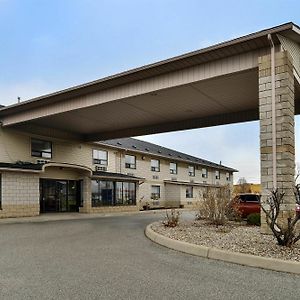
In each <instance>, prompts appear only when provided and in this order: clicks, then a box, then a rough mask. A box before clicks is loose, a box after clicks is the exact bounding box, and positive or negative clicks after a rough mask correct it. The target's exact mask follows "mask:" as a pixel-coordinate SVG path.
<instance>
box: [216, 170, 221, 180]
mask: <svg viewBox="0 0 300 300" xmlns="http://www.w3.org/2000/svg"><path fill="white" fill-rule="evenodd" d="M216 179H220V171H219V170H217V171H216Z"/></svg>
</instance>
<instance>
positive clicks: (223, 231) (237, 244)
mask: <svg viewBox="0 0 300 300" xmlns="http://www.w3.org/2000/svg"><path fill="white" fill-rule="evenodd" d="M151 228H152V229H153V230H154V231H155V232H157V233H159V234H162V235H164V236H166V237H169V238H171V239H174V240H180V241H185V242H188V243H192V244H196V245H202V246H207V247H215V248H219V249H224V250H230V251H235V252H241V253H247V254H253V255H259V256H263V257H270V258H278V259H284V260H292V261H298V262H300V243H299V242H298V243H297V244H296V245H294V247H293V248H288V247H282V246H278V245H277V244H276V240H275V239H274V238H273V236H272V235H263V234H261V233H260V228H259V227H258V226H247V225H241V224H239V223H229V224H227V225H224V226H218V227H216V226H213V225H210V224H207V222H205V221H203V220H202V221H193V222H181V223H180V224H179V226H177V227H175V228H170V227H165V226H164V225H163V224H162V222H156V223H153V224H152V227H151Z"/></svg>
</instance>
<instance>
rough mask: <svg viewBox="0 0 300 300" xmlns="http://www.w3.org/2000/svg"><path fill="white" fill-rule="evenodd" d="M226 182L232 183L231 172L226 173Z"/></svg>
mask: <svg viewBox="0 0 300 300" xmlns="http://www.w3.org/2000/svg"><path fill="white" fill-rule="evenodd" d="M226 180H227V181H230V173H229V172H227V173H226Z"/></svg>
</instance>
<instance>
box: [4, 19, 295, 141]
mask: <svg viewBox="0 0 300 300" xmlns="http://www.w3.org/2000/svg"><path fill="white" fill-rule="evenodd" d="M268 35H271V36H272V39H273V42H274V44H275V47H276V51H281V50H282V49H284V50H287V51H289V52H290V54H291V56H292V57H293V59H294V76H295V103H296V113H299V110H300V106H298V103H299V101H300V85H299V76H300V74H299V73H300V54H299V53H300V50H299V49H300V46H299V45H300V29H299V27H298V26H296V25H295V24H293V23H287V24H284V25H280V26H277V27H274V28H271V29H267V30H263V31H260V32H256V33H253V34H250V35H247V36H243V37H240V38H237V39H234V40H231V41H228V42H224V43H220V44H217V45H214V46H211V47H208V48H205V49H202V50H198V51H194V52H191V53H187V54H184V55H181V56H177V57H174V58H170V59H167V60H164V61H161V62H158V63H154V64H151V65H147V66H143V67H140V68H137V69H134V70H130V71H127V72H123V73H120V74H117V75H113V76H110V77H106V78H103V79H100V80H96V81H93V82H89V83H86V84H82V85H79V86H75V87H72V88H69V89H66V90H62V91H58V92H55V93H52V94H49V95H44V96H41V97H38V98H35V99H32V100H29V101H25V102H22V103H18V104H14V105H11V106H7V107H4V108H2V109H0V120H1V122H2V126H3V127H9V128H16V129H19V130H22V131H27V132H30V133H35V134H42V135H44V136H45V135H46V136H52V137H63V138H76V139H80V140H85V141H96V140H104V139H111V138H117V137H127V136H135V135H144V134H152V133H159V132H167V131H174V130H182V129H191V128H200V127H207V126H214V125H220V124H230V123H236V122H244V121H251V120H258V118H259V113H258V111H259V110H258V108H259V99H258V90H259V87H258V84H259V83H258V82H259V80H258V60H259V57H261V56H264V55H266V54H269V53H270V42H269V40H268ZM298 60H299V61H298Z"/></svg>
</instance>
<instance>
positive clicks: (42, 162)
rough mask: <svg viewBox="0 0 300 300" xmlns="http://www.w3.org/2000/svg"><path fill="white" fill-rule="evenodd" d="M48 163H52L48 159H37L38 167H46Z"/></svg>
mask: <svg viewBox="0 0 300 300" xmlns="http://www.w3.org/2000/svg"><path fill="white" fill-rule="evenodd" d="M48 162H50V160H47V159H37V160H36V163H37V164H38V165H44V164H47V163H48Z"/></svg>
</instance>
